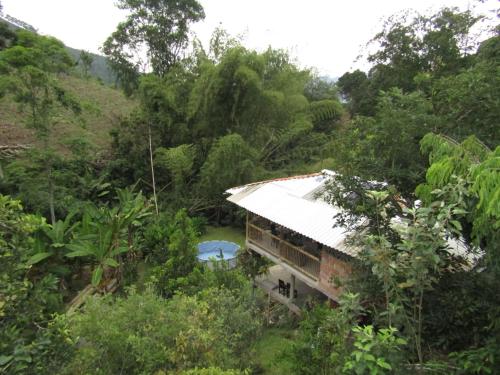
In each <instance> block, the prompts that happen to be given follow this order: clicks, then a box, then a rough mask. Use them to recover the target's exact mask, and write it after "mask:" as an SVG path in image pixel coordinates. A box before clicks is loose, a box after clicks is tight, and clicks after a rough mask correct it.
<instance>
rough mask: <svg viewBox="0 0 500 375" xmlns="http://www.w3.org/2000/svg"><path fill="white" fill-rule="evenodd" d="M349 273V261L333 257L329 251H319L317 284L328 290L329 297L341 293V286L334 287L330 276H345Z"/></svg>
mask: <svg viewBox="0 0 500 375" xmlns="http://www.w3.org/2000/svg"><path fill="white" fill-rule="evenodd" d="M350 273H351V266H350V265H349V263H347V262H344V261H342V260H340V259H339V258H336V257H334V256H333V255H331V254H330V253H329V252H327V251H325V250H322V251H321V264H320V269H319V284H320V285H321V287H322V288H323V289H324V290H325V291H326V292H328V294H329V295H330V297H332V298H336V297H338V296H340V294H341V293H342V288H337V287H335V285H334V283H333V282H332V278H339V279H342V278H345V277H346V276H348V275H349V274H350Z"/></svg>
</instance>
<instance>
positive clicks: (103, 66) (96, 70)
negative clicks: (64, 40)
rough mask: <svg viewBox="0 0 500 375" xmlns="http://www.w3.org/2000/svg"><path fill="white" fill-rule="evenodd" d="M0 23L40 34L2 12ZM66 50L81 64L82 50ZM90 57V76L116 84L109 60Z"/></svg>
mask: <svg viewBox="0 0 500 375" xmlns="http://www.w3.org/2000/svg"><path fill="white" fill-rule="evenodd" d="M0 21H3V22H5V23H7V24H8V25H9V26H10V27H12V28H13V29H24V30H28V31H31V32H33V33H38V30H37V29H36V28H35V27H34V26H33V25H30V24H29V23H27V22H24V21H23V20H20V19H17V18H15V17H12V16H11V15H9V14H3V13H2V12H1V11H0ZM66 49H67V50H68V52H69V54H70V55H71V57H73V59H74V60H75V61H76V62H77V63H78V64H80V53H81V52H82V50H80V49H76V48H72V47H68V46H66ZM90 55H91V56H92V58H93V61H92V65H91V67H90V70H89V73H90V75H92V76H93V77H96V78H98V79H100V80H101V81H102V82H104V83H106V84H108V85H112V84H114V83H115V82H116V75H115V74H114V72H113V71H112V70H111V68H110V67H109V65H108V60H107V58H106V57H105V56H102V55H98V54H96V53H91V52H90Z"/></svg>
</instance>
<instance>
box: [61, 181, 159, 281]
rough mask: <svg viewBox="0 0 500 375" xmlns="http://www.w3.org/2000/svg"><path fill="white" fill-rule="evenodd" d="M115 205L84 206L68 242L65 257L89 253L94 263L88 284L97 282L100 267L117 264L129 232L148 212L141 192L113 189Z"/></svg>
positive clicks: (128, 241) (128, 245)
mask: <svg viewBox="0 0 500 375" xmlns="http://www.w3.org/2000/svg"><path fill="white" fill-rule="evenodd" d="M117 197H118V205H116V206H115V207H113V208H107V207H101V208H97V207H95V206H88V207H87V208H86V209H85V210H84V214H83V218H82V223H81V230H80V234H79V236H78V238H77V240H76V241H75V242H74V243H72V244H69V245H68V249H70V250H71V252H70V253H68V254H66V256H67V257H69V258H74V257H91V258H93V259H94V261H95V262H96V263H97V265H96V266H95V268H94V271H93V273H92V284H93V285H94V286H97V285H99V283H100V282H101V279H102V275H103V273H104V270H105V269H107V268H109V267H111V268H117V267H118V266H119V265H120V262H121V257H120V255H121V254H123V253H126V252H128V251H129V250H131V248H132V241H131V236H132V235H133V231H134V229H135V228H136V227H138V226H140V225H142V219H143V218H145V217H146V216H148V215H150V214H151V206H150V205H149V203H148V202H147V201H146V199H145V198H144V196H143V195H142V193H140V192H139V193H137V194H134V193H133V192H132V189H117Z"/></svg>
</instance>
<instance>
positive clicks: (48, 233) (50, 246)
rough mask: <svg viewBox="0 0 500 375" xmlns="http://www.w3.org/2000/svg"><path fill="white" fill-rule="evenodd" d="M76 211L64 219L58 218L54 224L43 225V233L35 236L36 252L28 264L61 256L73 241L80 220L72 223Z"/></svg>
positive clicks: (34, 246)
mask: <svg viewBox="0 0 500 375" xmlns="http://www.w3.org/2000/svg"><path fill="white" fill-rule="evenodd" d="M75 213H76V212H75V211H73V212H70V213H69V214H68V215H67V216H66V218H65V219H64V220H58V221H56V222H55V223H54V224H52V225H51V224H46V225H44V226H43V227H42V233H41V235H39V236H38V237H36V238H35V243H34V245H33V248H34V249H35V254H34V255H33V256H32V257H31V258H29V259H28V262H27V264H28V266H31V265H34V264H37V263H40V262H42V261H45V260H47V259H48V258H51V257H52V258H56V257H57V258H61V257H62V256H63V255H64V253H65V252H66V249H67V247H68V245H69V244H70V243H71V242H72V241H73V233H74V231H75V229H76V228H77V227H78V226H79V225H80V222H78V221H77V222H75V223H73V224H72V223H71V221H72V219H73V217H74V216H75Z"/></svg>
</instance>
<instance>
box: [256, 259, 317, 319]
mask: <svg viewBox="0 0 500 375" xmlns="http://www.w3.org/2000/svg"><path fill="white" fill-rule="evenodd" d="M291 276H292V275H291V274H290V272H289V271H287V270H286V269H285V268H284V267H282V266H280V265H279V264H277V265H274V266H272V267H270V268H269V270H268V272H267V273H266V274H264V275H261V276H260V277H258V278H257V280H256V283H257V285H258V286H259V287H261V288H262V289H264V290H265V291H266V292H267V293H270V294H271V297H273V298H274V299H275V300H277V301H279V302H281V303H283V304H284V305H287V306H288V307H289V308H290V310H291V311H293V312H294V313H296V314H298V315H300V310H301V309H302V308H304V307H305V305H306V303H307V301H310V300H314V299H316V300H325V299H326V296H325V295H324V294H323V293H321V292H319V291H318V290H316V289H314V288H311V287H310V286H309V285H307V284H306V283H304V282H303V281H301V280H300V279H299V278H297V277H295V290H297V298H295V299H293V300H292V299H290V298H287V297H286V296H283V295H281V294H280V293H279V291H278V285H279V284H278V283H279V280H283V281H284V282H285V284H286V283H290V284H291Z"/></svg>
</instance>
